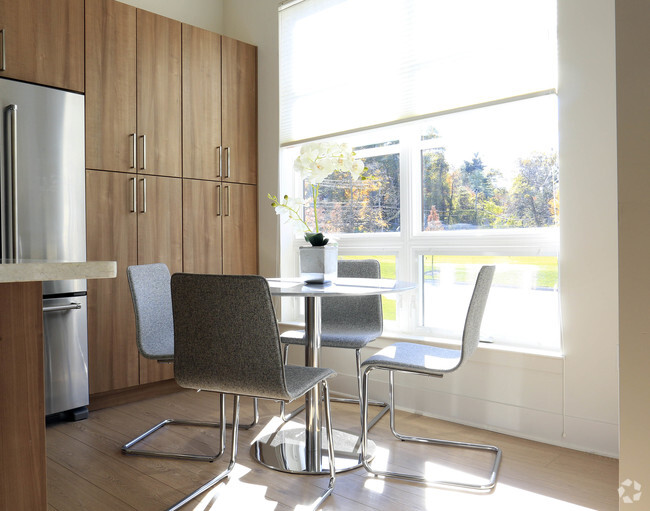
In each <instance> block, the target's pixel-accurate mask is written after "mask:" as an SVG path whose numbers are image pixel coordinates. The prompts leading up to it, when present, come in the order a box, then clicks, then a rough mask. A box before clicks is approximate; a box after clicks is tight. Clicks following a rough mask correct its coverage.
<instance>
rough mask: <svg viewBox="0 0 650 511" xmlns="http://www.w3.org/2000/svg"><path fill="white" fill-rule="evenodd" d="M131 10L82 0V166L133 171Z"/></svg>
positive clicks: (133, 24)
mask: <svg viewBox="0 0 650 511" xmlns="http://www.w3.org/2000/svg"><path fill="white" fill-rule="evenodd" d="M135 52H136V9H135V7H131V6H129V5H126V4H123V3H120V2H115V1H114V0H86V168H89V169H99V170H117V171H123V172H135V170H136V169H135V167H136V162H135V158H136V147H135V142H136V138H135V137H136V136H137V135H136V118H135V113H136V108H135V102H136V60H135Z"/></svg>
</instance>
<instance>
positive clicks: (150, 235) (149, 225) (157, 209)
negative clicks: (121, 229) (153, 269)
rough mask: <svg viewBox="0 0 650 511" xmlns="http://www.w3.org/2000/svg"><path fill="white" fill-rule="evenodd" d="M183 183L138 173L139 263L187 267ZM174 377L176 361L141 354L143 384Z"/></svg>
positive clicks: (176, 269) (178, 268)
mask: <svg viewBox="0 0 650 511" xmlns="http://www.w3.org/2000/svg"><path fill="white" fill-rule="evenodd" d="M182 199H183V196H182V184H181V180H180V179H175V178H166V177H153V176H146V177H145V176H139V177H138V264H151V263H164V264H166V265H167V267H168V268H169V271H170V273H172V274H173V273H177V272H180V271H183V252H182V238H183V233H182V229H183V225H182V214H183V211H182V202H181V201H182ZM173 377H174V369H173V366H172V364H161V363H159V362H156V361H155V360H148V359H145V358H144V357H140V384H141V385H142V384H145V383H152V382H155V381H160V380H167V379H170V378H173Z"/></svg>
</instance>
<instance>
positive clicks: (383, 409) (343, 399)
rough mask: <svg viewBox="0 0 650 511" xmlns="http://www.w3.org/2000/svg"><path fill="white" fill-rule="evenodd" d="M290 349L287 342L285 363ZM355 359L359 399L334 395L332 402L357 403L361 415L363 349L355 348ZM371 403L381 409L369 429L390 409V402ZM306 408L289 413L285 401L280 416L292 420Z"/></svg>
mask: <svg viewBox="0 0 650 511" xmlns="http://www.w3.org/2000/svg"><path fill="white" fill-rule="evenodd" d="M288 349H289V345H288V344H285V345H284V364H285V365H286V364H287V359H288ZM354 351H355V361H356V366H357V392H358V394H357V395H358V396H359V398H358V399H355V398H350V397H333V398H332V402H333V403H349V404H356V405H359V416H361V413H362V412H361V350H358V349H355V350H354ZM369 404H370V405H371V406H381V410H379V412H377V415H375V416H374V417H373V418H372V420H371V421H370V425H369V426H368V429H372V428H374V427H375V424H377V423H378V422H379V421H380V420H381V418H382V417H383V416H384V415H386V413H387V412H388V410H389V409H390V404H388V403H384V402H383V401H370V402H369ZM304 409H305V405H301V406H299V407H298V408H296V409H295V410H293V411H291V412H290V413H288V414H285V408H284V402H282V403H280V418H281V419H282V420H283V421H284V422H287V421H290V420H291V419H293V418H294V417H295V416H296V415H298V414H299V413H300V412H302V411H303V410H304Z"/></svg>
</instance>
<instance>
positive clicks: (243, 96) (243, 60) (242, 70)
mask: <svg viewBox="0 0 650 511" xmlns="http://www.w3.org/2000/svg"><path fill="white" fill-rule="evenodd" d="M221 73H222V77H221V116H222V118H221V130H222V134H221V140H222V145H223V148H224V153H223V165H224V172H223V175H224V179H225V180H227V181H231V182H236V183H250V184H256V183H257V48H256V47H255V46H251V45H250V44H246V43H242V42H239V41H236V40H234V39H230V38H229V37H222V38H221Z"/></svg>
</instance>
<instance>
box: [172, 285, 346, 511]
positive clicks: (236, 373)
mask: <svg viewBox="0 0 650 511" xmlns="http://www.w3.org/2000/svg"><path fill="white" fill-rule="evenodd" d="M171 287H172V302H173V312H174V335H175V341H176V343H175V350H176V353H175V362H176V366H175V378H176V382H177V383H178V384H179V385H180V386H181V387H184V388H191V389H205V390H211V391H214V392H219V393H221V395H222V396H223V395H225V394H231V395H233V396H234V404H233V425H234V426H233V428H232V446H231V455H230V462H229V464H228V468H227V469H226V470H225V471H223V472H222V473H220V474H219V475H217V476H216V477H214V478H213V479H211V480H210V481H208V482H207V483H205V484H203V485H202V486H200V487H199V488H197V489H196V490H195V491H193V492H192V493H191V494H189V495H188V496H187V497H185V498H184V499H182V500H181V501H179V502H177V503H176V504H174V505H173V506H172V507H170V508H169V509H168V511H175V510H177V509H180V508H181V507H182V506H184V505H185V504H187V503H188V502H190V501H191V500H192V499H194V498H195V497H197V496H199V495H200V494H202V493H204V492H205V491H207V490H208V489H210V488H212V487H213V486H215V485H216V484H218V483H219V482H221V481H223V480H224V479H225V478H226V477H228V476H229V474H230V473H231V472H232V470H233V468H234V466H235V464H236V459H237V440H238V435H239V428H238V425H239V401H240V396H242V395H246V396H249V397H258V398H262V399H273V400H279V401H282V402H291V401H293V400H295V399H298V398H300V397H302V396H304V395H305V394H306V393H307V392H309V391H310V390H311V389H313V388H314V387H315V386H317V385H322V386H323V394H324V397H325V399H324V404H325V425H326V431H327V439H328V442H327V448H328V455H329V459H330V464H329V465H330V466H329V482H328V486H327V488H326V489H325V490H324V491H323V492H322V493H321V495H320V496H319V497H318V499H317V500H316V502H315V505H314V509H318V508H319V507H320V506H321V505H322V504H323V502H324V501H325V499H326V498H327V497H329V495H330V494H331V493H332V491H333V490H334V484H335V481H336V467H335V463H334V459H335V457H334V456H335V455H334V444H333V438H332V420H331V409H330V401H329V397H330V395H329V387H328V385H327V378H329V377H331V376H334V375H335V374H336V373H335V372H334V371H332V370H331V369H326V368H318V367H302V366H286V365H285V364H284V363H283V360H282V352H281V347H280V335H279V332H278V327H277V321H276V318H275V311H274V309H273V303H272V301H271V293H270V291H269V287H268V283H267V282H266V280H265V279H264V278H263V277H260V276H257V275H192V274H175V275H174V276H173V277H172V285H171ZM215 310H219V311H221V313H220V314H217V315H215V314H214V311H215ZM234 341H237V342H234ZM223 403H224V402H223V401H222V405H221V406H222V412H223V407H224V406H225V405H224V404H223ZM223 431H224V430H223V429H222V445H223Z"/></svg>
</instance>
